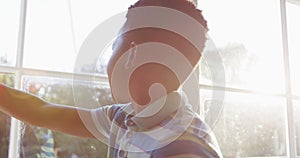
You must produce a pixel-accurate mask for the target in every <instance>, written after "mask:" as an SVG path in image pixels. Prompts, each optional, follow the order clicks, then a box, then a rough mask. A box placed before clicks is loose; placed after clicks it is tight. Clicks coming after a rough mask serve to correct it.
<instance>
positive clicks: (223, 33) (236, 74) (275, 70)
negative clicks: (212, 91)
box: [198, 0, 284, 92]
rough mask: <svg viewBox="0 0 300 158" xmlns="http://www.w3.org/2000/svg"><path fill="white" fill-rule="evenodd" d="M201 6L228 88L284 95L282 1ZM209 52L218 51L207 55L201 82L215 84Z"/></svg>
mask: <svg viewBox="0 0 300 158" xmlns="http://www.w3.org/2000/svg"><path fill="white" fill-rule="evenodd" d="M198 2H199V3H198V4H199V8H200V9H202V10H203V14H204V16H205V18H206V19H207V21H208V27H209V32H208V33H209V36H210V38H211V39H212V41H213V42H214V44H215V45H216V47H217V49H218V50H219V52H220V55H221V57H222V60H223V64H224V67H225V76H226V82H227V86H230V87H238V88H247V89H255V90H259V91H270V92H284V91H283V90H284V87H283V86H284V80H283V75H284V74H283V62H282V41H281V23H280V8H279V1H274V0H264V1H260V0H247V1H240V0H227V1H218V0H210V1H206V0H199V1H198ZM209 51H214V50H209V49H208V50H206V52H204V55H203V58H202V65H201V69H202V73H201V80H200V82H201V83H208V84H211V83H210V80H211V78H210V74H209V71H207V70H206V71H205V53H209ZM206 62H212V63H213V62H214V61H206ZM203 65H204V66H203Z"/></svg>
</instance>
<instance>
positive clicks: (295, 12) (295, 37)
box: [286, 1, 300, 156]
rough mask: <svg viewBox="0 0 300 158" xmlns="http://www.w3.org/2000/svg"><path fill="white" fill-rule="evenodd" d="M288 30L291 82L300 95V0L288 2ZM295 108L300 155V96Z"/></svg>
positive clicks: (298, 153) (297, 98) (295, 92)
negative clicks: (298, 18)
mask: <svg viewBox="0 0 300 158" xmlns="http://www.w3.org/2000/svg"><path fill="white" fill-rule="evenodd" d="M286 7H287V8H286V9H287V30H288V40H289V52H290V61H291V63H290V66H291V81H292V82H291V84H292V92H293V94H294V95H296V96H299V94H300V84H299V80H300V75H299V73H298V72H299V71H297V69H298V68H299V66H300V65H299V62H298V61H297V59H299V58H300V56H299V55H300V47H299V44H298V43H297V41H299V40H300V31H299V29H298V28H299V27H300V23H299V22H298V21H295V20H296V19H295V18H296V17H297V16H300V3H299V1H291V3H287V6H286ZM293 99H294V102H293V108H294V118H295V126H296V144H297V155H298V156H299V155H300V144H299V143H300V139H299V138H300V122H299V119H300V118H299V112H300V104H299V103H300V102H299V97H294V98H293Z"/></svg>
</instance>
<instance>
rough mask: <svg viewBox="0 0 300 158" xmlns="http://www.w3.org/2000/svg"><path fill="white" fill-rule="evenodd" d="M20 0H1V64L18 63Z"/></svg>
mask: <svg viewBox="0 0 300 158" xmlns="http://www.w3.org/2000/svg"><path fill="white" fill-rule="evenodd" d="M19 16H20V0H9V1H7V0H0V35H1V36H0V43H1V45H0V65H6V66H14V65H15V64H16V54H17V42H18V32H19V31H18V30H19Z"/></svg>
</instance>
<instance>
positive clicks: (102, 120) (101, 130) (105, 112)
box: [91, 105, 113, 143]
mask: <svg viewBox="0 0 300 158" xmlns="http://www.w3.org/2000/svg"><path fill="white" fill-rule="evenodd" d="M112 109H113V106H111V105H107V106H102V107H100V108H97V109H94V110H92V111H91V116H92V120H93V124H94V126H95V127H96V129H97V131H95V132H97V133H93V134H94V135H96V136H97V138H98V139H101V140H102V141H104V142H105V143H107V140H108V138H109V133H110V127H111V123H112V119H111V118H112V117H113V116H110V115H111V114H112V113H111V111H112ZM98 136H99V137H98ZM101 136H103V138H101Z"/></svg>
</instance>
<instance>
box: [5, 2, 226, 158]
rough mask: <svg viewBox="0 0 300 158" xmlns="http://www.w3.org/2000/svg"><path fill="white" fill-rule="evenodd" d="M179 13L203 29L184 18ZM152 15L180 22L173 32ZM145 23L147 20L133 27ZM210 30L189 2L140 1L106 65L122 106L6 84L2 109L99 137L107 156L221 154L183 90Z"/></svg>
mask: <svg viewBox="0 0 300 158" xmlns="http://www.w3.org/2000/svg"><path fill="white" fill-rule="evenodd" d="M160 11H161V14H157V13H159V12H160ZM175 11H177V12H179V13H176V12H175ZM168 13H172V14H170V15H167V14H168ZM180 13H181V14H184V15H188V16H190V17H191V18H192V19H194V21H196V22H198V25H199V24H200V25H201V27H198V25H197V24H196V25H194V24H192V23H184V22H183V21H181V20H180V18H179V17H180V16H181V14H180ZM149 14H157V15H158V16H152V18H153V19H152V18H149V17H147V16H148V15H149ZM174 14H176V15H177V16H174ZM146 17H147V18H146ZM166 17H167V19H165V18H166ZM145 19H147V21H146V22H145V23H144V22H141V21H143V20H145ZM152 20H154V23H157V24H158V25H163V24H164V23H172V22H177V25H176V26H175V28H174V30H175V31H170V30H168V29H166V28H170V29H173V28H172V27H173V25H169V26H165V28H164V27H161V28H157V27H149V25H146V23H147V22H149V21H150V22H151V21H152ZM177 20H178V21H177ZM139 23H142V25H144V24H145V26H144V27H139V28H134V26H135V25H139ZM152 24H153V23H152ZM176 27H177V28H176ZM178 28H179V30H180V29H182V28H183V32H187V34H184V33H181V32H178V31H176V29H178ZM186 30H187V31H186ZM207 30H208V29H207V26H206V21H205V19H204V18H203V17H202V14H201V11H199V10H197V9H196V7H195V6H194V4H192V3H191V2H189V1H188V0H140V1H138V2H137V3H135V4H134V5H133V6H131V7H130V8H129V10H128V14H127V21H126V22H125V24H124V26H123V27H122V29H121V31H120V34H119V36H118V38H117V39H116V41H115V43H114V45H113V54H112V56H111V58H110V61H109V63H108V67H107V72H108V78H109V83H110V87H111V91H112V95H113V98H114V100H115V102H116V103H117V104H115V105H112V106H104V107H100V108H97V109H93V110H88V109H83V108H78V107H69V106H64V105H57V104H52V103H49V102H46V101H44V100H42V99H40V98H37V97H36V96H33V95H30V94H27V93H24V92H21V91H18V90H15V89H12V88H8V87H6V86H4V85H2V84H1V85H0V110H1V111H3V112H4V113H6V114H8V115H11V116H13V117H15V118H17V119H19V120H21V121H23V122H26V123H28V124H31V125H34V126H40V127H45V128H49V129H52V130H57V131H60V132H64V133H68V134H72V135H76V136H81V137H91V138H97V139H99V140H101V141H103V142H105V143H107V144H108V145H109V146H110V149H109V154H108V156H113V157H130V158H131V157H132V158H144V157H222V156H221V154H220V151H219V147H218V145H217V144H216V141H215V139H214V136H213V134H212V133H211V132H209V127H207V126H206V125H205V123H204V122H203V121H202V120H201V119H200V118H199V116H198V115H197V114H196V113H195V112H194V111H193V109H192V108H191V105H190V101H189V100H188V99H187V97H186V96H185V94H184V93H183V92H180V91H179V89H180V86H181V85H182V83H183V82H184V81H185V80H186V79H187V78H188V76H189V75H190V74H191V72H192V71H193V68H194V67H195V66H196V65H197V63H198V62H199V60H200V57H201V51H202V49H203V47H204V43H205V39H206V37H205V35H206V31H207ZM191 32H192V33H191ZM185 35H186V36H185ZM187 37H188V38H187ZM195 39H197V42H196V44H195V43H193V41H195Z"/></svg>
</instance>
